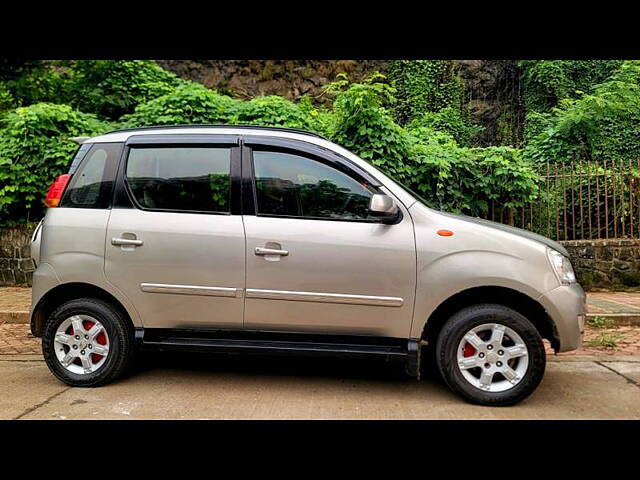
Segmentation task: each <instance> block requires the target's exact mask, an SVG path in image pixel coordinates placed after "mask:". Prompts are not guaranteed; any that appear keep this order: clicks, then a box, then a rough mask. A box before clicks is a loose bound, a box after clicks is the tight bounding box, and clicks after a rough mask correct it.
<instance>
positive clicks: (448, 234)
mask: <svg viewBox="0 0 640 480" xmlns="http://www.w3.org/2000/svg"><path fill="white" fill-rule="evenodd" d="M436 233H437V234H438V235H440V236H441V237H451V236H452V235H453V232H452V231H451V230H438V231H437V232H436Z"/></svg>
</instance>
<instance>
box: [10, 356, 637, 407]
mask: <svg viewBox="0 0 640 480" xmlns="http://www.w3.org/2000/svg"><path fill="white" fill-rule="evenodd" d="M0 418H3V419H16V418H19V419H94V418H95V419H165V418H166V419H183V418H184V419H462V418H473V419H513V418H520V419H585V418H594V419H640V356H611V355H603V356H567V357H549V362H548V366H547V373H546V375H545V378H544V380H543V382H542V384H541V385H540V387H539V388H538V390H537V391H536V392H535V393H534V394H533V395H532V396H531V397H529V398H528V399H527V400H525V401H524V402H522V403H521V404H519V405H517V406H514V407H507V408H488V407H479V406H474V405H470V404H468V403H465V402H464V401H463V400H461V399H460V398H458V397H456V396H455V395H453V394H452V393H450V392H449V390H448V389H447V388H446V387H445V386H444V385H442V384H441V383H440V382H438V381H434V380H426V381H423V382H417V381H415V380H412V379H408V378H407V377H405V376H404V375H403V373H402V369H401V368H400V367H399V366H397V365H389V364H382V363H372V362H356V361H347V360H343V361H333V360H331V361H328V360H324V361H321V360H313V359H301V358H295V359H294V358H291V357H287V358H263V357H237V356H236V357H234V356H218V357H203V356H197V355H183V356H169V355H163V356H158V357H146V358H145V359H143V360H142V361H139V362H138V363H137V364H136V367H135V368H134V369H133V371H132V372H131V373H130V374H128V375H127V376H126V377H125V378H123V379H121V380H120V381H118V382H116V383H113V384H111V385H107V386H105V387H101V388H95V389H82V388H71V387H67V386H66V385H64V384H62V383H60V382H59V381H58V380H57V379H55V378H54V377H53V376H52V375H51V374H50V373H49V371H48V369H47V367H46V365H45V364H44V362H43V361H42V359H41V357H40V356H39V355H1V356H0Z"/></svg>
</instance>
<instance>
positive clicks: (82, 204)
mask: <svg viewBox="0 0 640 480" xmlns="http://www.w3.org/2000/svg"><path fill="white" fill-rule="evenodd" d="M84 145H85V144H83V146H84ZM122 147H123V144H122V143H96V144H93V145H91V146H90V147H89V148H88V150H87V152H86V154H85V155H84V158H83V159H82V161H81V162H80V164H79V165H77V166H75V168H73V167H72V175H73V176H72V177H71V181H70V182H69V186H68V187H67V189H66V191H65V193H64V196H63V197H62V201H61V202H60V206H61V207H68V208H69V207H70V208H97V209H106V208H109V207H110V206H111V196H112V193H113V183H114V180H115V173H116V170H117V168H118V162H119V161H120V155H121V153H122Z"/></svg>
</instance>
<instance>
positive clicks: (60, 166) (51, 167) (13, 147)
mask: <svg viewBox="0 0 640 480" xmlns="http://www.w3.org/2000/svg"><path fill="white" fill-rule="evenodd" d="M0 128H2V130H1V134H0V225H2V226H6V225H9V224H14V223H19V222H23V221H28V220H30V219H35V218H39V217H40V216H41V215H42V210H43V205H42V200H43V195H44V193H45V192H46V190H47V188H48V186H49V185H50V184H51V182H52V180H53V179H54V178H55V177H56V176H57V175H60V174H61V173H64V172H66V171H67V170H68V168H69V162H70V158H71V156H72V154H73V152H74V151H75V150H76V149H77V148H78V146H77V145H76V144H75V143H74V142H73V141H71V140H70V139H69V137H74V136H81V135H97V134H100V133H103V132H105V131H106V130H109V129H110V126H109V125H108V124H106V123H104V122H102V121H100V120H98V119H97V118H96V117H95V116H94V115H89V114H85V113H81V112H78V111H75V110H73V109H72V108H71V107H70V106H68V105H54V104H51V103H38V104H34V105H30V106H28V107H20V108H17V109H15V110H13V111H10V112H9V113H7V114H6V115H5V116H4V117H2V119H1V120H0Z"/></svg>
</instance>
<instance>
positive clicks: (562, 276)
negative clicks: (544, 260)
mask: <svg viewBox="0 0 640 480" xmlns="http://www.w3.org/2000/svg"><path fill="white" fill-rule="evenodd" d="M547 256H548V257H549V262H551V266H552V267H553V269H554V270H555V272H556V275H557V276H558V280H560V283H562V284H563V285H569V284H571V283H575V281H576V274H575V273H574V271H573V267H572V266H571V262H570V261H569V259H568V258H567V257H565V256H564V255H562V254H561V253H560V252H558V251H557V250H553V249H551V248H547Z"/></svg>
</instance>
